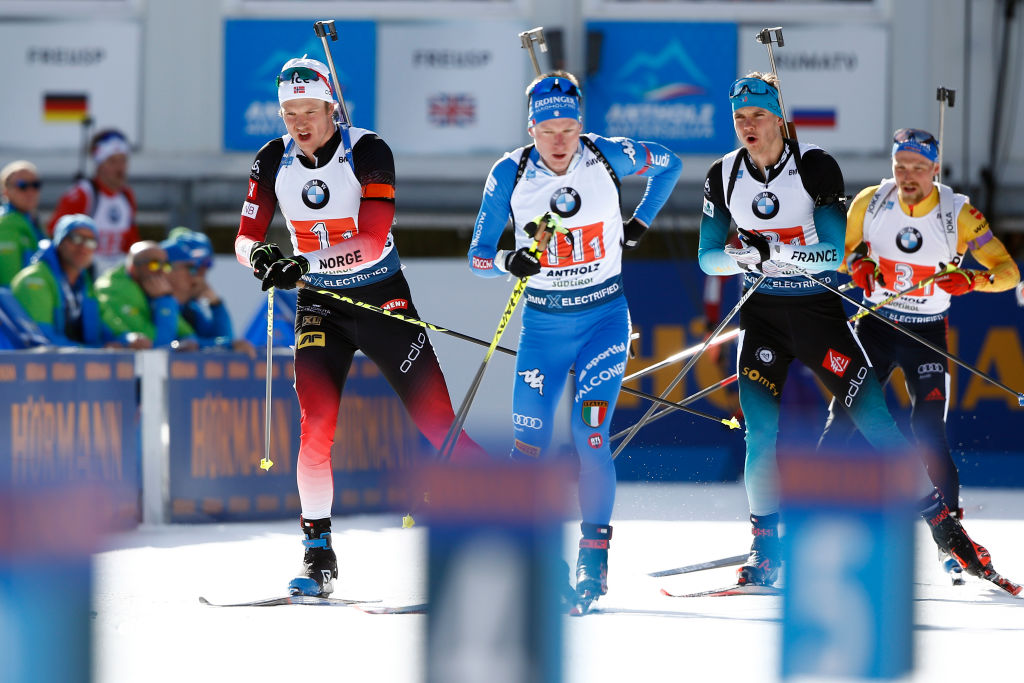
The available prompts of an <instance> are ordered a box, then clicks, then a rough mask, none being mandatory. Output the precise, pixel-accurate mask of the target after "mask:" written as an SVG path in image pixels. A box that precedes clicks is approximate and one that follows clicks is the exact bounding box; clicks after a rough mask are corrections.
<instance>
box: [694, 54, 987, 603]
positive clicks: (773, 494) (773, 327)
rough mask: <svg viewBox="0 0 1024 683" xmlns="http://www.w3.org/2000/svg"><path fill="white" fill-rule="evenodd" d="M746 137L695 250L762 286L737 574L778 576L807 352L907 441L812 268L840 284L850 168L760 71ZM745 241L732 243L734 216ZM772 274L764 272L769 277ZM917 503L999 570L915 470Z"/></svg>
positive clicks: (725, 271)
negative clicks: (787, 454) (790, 430)
mask: <svg viewBox="0 0 1024 683" xmlns="http://www.w3.org/2000/svg"><path fill="white" fill-rule="evenodd" d="M729 101H730V104H731V105H732V110H733V124H734V127H735V129H736V135H737V137H739V139H740V142H741V143H742V146H741V147H740V148H739V149H737V150H736V151H734V152H731V153H730V154H727V155H726V156H724V157H722V158H721V159H719V160H718V161H716V162H715V163H714V164H712V166H711V169H710V171H709V172H708V174H707V178H706V180H705V183H704V209H703V215H702V216H701V223H700V241H699V246H698V259H699V261H700V265H701V268H702V269H703V270H704V272H705V273H708V274H713V275H731V274H742V275H743V277H744V286H745V288H749V287H752V286H755V284H756V286H757V287H758V289H757V290H756V291H755V292H753V293H752V294H751V296H750V298H749V299H747V301H746V303H745V304H744V305H743V307H742V308H741V309H740V313H739V317H740V329H741V330H742V333H741V337H740V342H739V348H738V359H737V367H738V370H739V372H738V374H739V376H740V378H739V380H738V382H737V384H738V385H739V394H740V407H741V409H742V410H743V415H744V417H745V420H746V447H747V448H746V450H747V452H746V463H745V476H744V479H745V485H746V489H747V499H748V503H749V506H750V520H751V524H752V534H753V536H754V539H753V542H752V544H751V550H750V555H749V557H748V558H747V561H746V562H745V563H744V564H743V565H742V566H741V567H740V568H739V570H738V574H737V582H738V583H739V584H740V585H772V584H774V583H775V581H776V580H777V578H778V574H779V569H780V564H781V557H782V554H781V540H780V538H779V535H778V523H779V485H778V467H777V464H776V457H775V456H776V440H777V437H778V431H779V412H780V403H781V400H782V391H783V386H784V385H785V382H786V376H787V374H788V369H789V366H790V364H791V363H792V361H793V360H794V359H797V360H799V361H800V362H801V363H803V364H804V365H805V366H806V367H807V368H809V369H811V370H812V371H814V373H815V374H816V375H817V377H818V379H820V380H821V382H822V383H823V384H824V385H825V386H826V387H827V389H828V390H829V391H830V392H831V393H832V394H833V395H834V396H836V397H842V404H843V406H844V409H845V411H846V413H847V414H848V416H849V419H850V421H851V422H852V423H853V424H855V425H856V426H857V428H858V429H859V430H860V431H861V433H863V434H864V435H865V437H866V438H867V440H868V442H869V443H870V444H871V445H872V446H873V447H875V448H878V449H883V450H887V451H894V452H906V451H907V450H908V449H909V448H910V444H909V443H908V441H907V440H906V438H905V437H904V436H903V434H902V433H901V432H900V430H899V428H898V427H897V426H896V423H895V421H894V420H893V418H892V416H891V415H890V413H889V410H888V408H887V407H886V404H885V397H884V395H883V394H882V389H881V385H880V384H879V382H878V380H877V378H876V376H875V374H874V373H873V372H871V362H870V361H869V359H868V357H867V355H866V354H865V352H864V351H863V348H862V346H861V343H860V341H859V340H858V339H857V338H856V337H855V335H854V333H853V331H852V329H851V327H850V325H849V324H848V323H847V320H846V313H845V311H844V309H843V307H842V302H841V300H840V298H839V297H837V296H835V294H833V293H831V292H829V291H828V290H826V289H825V288H824V287H822V286H821V285H820V284H818V283H817V282H815V281H814V280H812V279H811V278H810V277H807V276H806V275H805V274H812V275H813V276H814V278H816V279H818V280H820V281H822V282H826V283H828V284H830V285H831V286H833V287H835V286H837V285H838V284H839V283H838V276H837V273H836V269H837V268H838V267H839V265H840V264H841V263H842V255H843V245H844V242H845V239H846V211H845V201H844V186H843V176H842V172H841V171H840V169H839V165H838V164H837V163H836V162H835V160H834V159H833V158H832V157H831V156H830V155H829V154H828V153H826V152H825V151H824V150H822V149H820V148H818V147H816V146H814V145H809V144H804V143H797V141H795V140H790V139H786V138H784V137H783V134H782V131H783V128H782V125H783V123H784V122H783V119H782V113H781V107H780V100H779V92H778V82H777V80H776V79H775V76H774V75H773V74H761V73H757V72H755V73H751V74H748V75H747V76H745V77H743V78H740V79H738V80H737V81H735V82H734V83H733V84H732V86H731V87H730V89H729ZM731 222H735V223H736V225H737V227H738V232H739V235H740V239H741V240H742V243H743V244H742V246H741V247H738V248H737V247H731V246H728V245H727V240H728V238H729V230H730V223H731ZM762 276H763V282H762ZM917 484H918V487H919V489H918V490H919V492H920V495H921V499H920V503H919V506H918V510H919V511H920V513H921V516H922V517H923V518H924V519H925V520H926V521H927V522H928V524H929V527H930V528H931V533H932V538H933V539H934V540H935V543H936V544H937V545H938V546H939V547H940V549H942V550H944V551H947V552H952V553H953V554H955V555H957V557H958V558H959V560H960V562H961V564H963V565H964V566H965V569H966V570H967V571H968V572H970V573H971V574H974V575H976V576H983V577H984V576H991V574H992V572H993V571H994V570H993V569H992V564H991V558H990V557H989V554H988V551H987V550H985V549H984V548H983V547H981V546H980V545H977V544H976V543H974V542H973V541H972V540H971V539H970V538H969V537H968V536H967V533H966V532H965V531H964V529H963V527H962V526H961V525H960V522H959V520H958V519H957V518H956V517H955V516H952V515H950V514H949V513H950V509H949V505H953V506H954V507H955V506H956V500H952V501H949V503H948V504H947V501H946V499H945V498H944V497H943V493H942V492H941V491H940V490H939V489H937V488H935V487H934V486H933V485H932V484H931V482H930V481H929V480H928V477H927V474H926V472H925V468H924V467H923V466H922V467H921V468H920V472H919V473H918V482H917Z"/></svg>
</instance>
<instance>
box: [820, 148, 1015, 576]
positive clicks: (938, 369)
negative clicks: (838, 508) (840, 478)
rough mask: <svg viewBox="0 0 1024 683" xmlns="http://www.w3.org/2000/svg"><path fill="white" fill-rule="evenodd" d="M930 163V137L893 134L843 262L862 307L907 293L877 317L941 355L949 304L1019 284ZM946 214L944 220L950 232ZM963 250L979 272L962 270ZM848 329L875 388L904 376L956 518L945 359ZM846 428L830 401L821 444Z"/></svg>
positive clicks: (982, 224)
mask: <svg viewBox="0 0 1024 683" xmlns="http://www.w3.org/2000/svg"><path fill="white" fill-rule="evenodd" d="M938 160H939V144H938V141H937V140H936V139H935V137H934V136H933V135H932V134H931V133H929V132H928V131H924V130H919V129H914V128H902V129H900V130H897V131H896V132H895V134H894V135H893V144H892V174H893V177H892V178H889V179H887V180H883V181H882V182H881V183H880V184H878V185H872V186H870V187H866V188H864V189H863V190H861V191H860V192H859V193H858V194H857V196H856V197H855V198H854V200H853V204H852V205H851V206H850V211H849V213H848V214H847V218H846V242H845V252H844V253H845V258H844V263H845V264H846V267H847V268H848V269H849V272H850V275H851V277H852V278H853V282H854V284H856V285H857V286H858V287H860V288H861V289H862V290H863V291H864V303H865V304H866V305H868V306H876V305H878V304H880V303H882V302H884V301H886V300H888V299H889V298H891V297H893V296H894V295H896V294H898V293H900V292H907V294H908V295H907V296H901V297H899V298H896V299H893V300H892V301H890V302H889V303H886V304H885V305H884V306H882V307H881V308H880V309H879V312H880V313H881V314H882V315H884V316H885V317H887V318H889V319H890V320H892V321H893V322H896V323H900V325H901V326H902V327H904V329H907V330H909V331H911V332H914V333H916V334H918V335H920V336H921V337H924V338H925V339H927V340H928V341H930V342H932V343H933V344H935V345H936V346H938V347H939V348H942V349H946V348H948V341H947V338H946V335H947V330H948V325H949V323H948V317H949V308H950V304H951V301H952V298H953V297H955V296H962V295H965V294H968V293H970V292H1002V291H1006V290H1008V289H1011V288H1013V287H1014V286H1015V285H1016V284H1017V283H1018V282H1019V281H1020V272H1019V271H1018V268H1017V265H1016V264H1015V263H1014V261H1013V258H1012V257H1011V256H1010V254H1009V253H1008V252H1007V250H1006V248H1005V247H1004V246H1003V243H1002V242H1000V241H999V239H998V238H997V237H996V236H995V235H994V234H993V233H992V229H991V227H990V226H989V224H988V221H987V220H985V216H984V215H983V214H982V213H981V211H979V210H978V209H976V208H974V207H973V206H971V204H970V200H969V198H968V197H966V196H965V195H962V194H959V193H956V192H954V191H953V190H952V189H951V188H950V187H949V186H948V185H943V184H941V183H938V182H935V177H936V176H937V175H938V173H939V163H938ZM944 216H948V217H949V225H948V226H947V224H946V221H945V220H944V219H943V217H944ZM954 217H955V218H954ZM954 222H955V225H954ZM947 228H948V230H947ZM968 252H969V253H970V255H971V257H973V259H974V260H975V261H976V262H977V263H978V264H980V265H981V268H968V267H965V266H964V257H965V256H966V254H967V253H968ZM938 273H941V275H938V276H937V277H936V274H938ZM931 278H934V279H933V280H931V281H930V282H927V280H929V279H931ZM922 281H926V282H925V284H923V285H922V286H920V287H916V288H915V285H916V284H917V283H920V282H922ZM856 330H857V336H858V337H859V338H860V340H861V342H862V343H863V344H864V349H865V351H867V354H868V357H869V358H870V359H871V361H872V363H873V365H874V369H875V372H876V373H877V374H878V377H879V379H880V380H881V382H882V383H883V384H884V383H886V382H888V381H889V380H890V379H891V376H892V373H893V371H894V370H895V369H896V368H900V369H902V370H903V375H904V379H905V382H906V387H907V393H908V394H909V395H910V402H911V406H912V408H911V416H910V426H911V428H912V430H913V433H914V437H915V439H916V440H917V442H918V443H919V444H920V445H921V446H922V448H921V449H920V450H919V452H920V453H921V454H922V456H923V457H924V459H925V465H926V466H927V468H928V473H929V475H930V476H931V479H932V481H933V482H934V483H935V485H936V486H937V487H938V488H939V490H940V491H942V494H943V496H944V497H945V499H946V500H947V501H948V503H949V505H950V512H951V513H952V514H953V515H955V516H957V517H959V516H960V515H961V514H962V508H961V507H960V505H959V500H960V477H959V475H958V473H957V469H956V465H955V463H954V462H953V458H952V457H951V455H950V452H949V444H948V443H947V442H946V411H947V409H948V408H949V387H950V378H949V362H948V361H947V359H946V358H944V357H943V356H941V355H939V354H937V353H935V352H934V351H932V350H930V349H928V348H927V347H925V346H924V345H922V344H920V343H919V342H917V341H915V340H913V339H910V338H909V337H907V336H906V335H905V334H901V333H900V332H898V331H896V330H894V329H892V328H891V327H889V326H888V325H886V324H885V323H884V322H883V321H881V320H878V319H876V318H875V317H873V316H870V315H869V316H867V317H863V318H861V319H860V320H858V321H857V326H856ZM854 431H856V427H855V426H854V424H853V423H852V422H851V421H850V418H849V416H848V415H847V414H846V413H845V412H844V411H842V410H839V409H837V408H836V403H835V401H834V400H833V402H832V405H831V407H830V410H829V420H828V422H827V423H826V426H825V432H824V434H823V435H822V443H823V444H826V445H829V446H832V447H842V446H843V445H844V444H845V443H846V442H847V440H848V439H849V437H850V436H851V435H852V434H853V433H854ZM946 564H947V568H949V569H951V570H952V571H954V572H956V571H957V570H958V569H959V565H958V564H957V563H956V562H952V563H950V562H947V563H946Z"/></svg>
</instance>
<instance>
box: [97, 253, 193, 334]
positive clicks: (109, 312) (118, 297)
mask: <svg viewBox="0 0 1024 683" xmlns="http://www.w3.org/2000/svg"><path fill="white" fill-rule="evenodd" d="M170 272H171V264H170V263H168V261H167V252H166V251H164V249H163V248H162V247H161V246H160V243H159V242H152V241H149V240H146V241H142V242H136V243H135V244H133V245H132V246H131V248H130V249H129V251H128V255H127V257H126V258H125V259H124V261H123V263H121V265H118V266H115V267H113V268H111V269H110V270H108V271H107V272H105V273H103V275H101V276H100V277H99V279H98V280H97V281H96V293H97V295H98V297H99V301H100V313H101V315H102V316H103V320H104V321H105V322H106V323H107V325H108V326H109V327H110V329H111V330H112V331H113V332H114V334H116V335H117V336H118V339H119V341H122V342H123V343H124V344H126V345H127V346H130V347H131V348H134V349H151V348H175V349H180V350H183V351H189V350H195V349H197V348H199V345H198V343H197V342H196V339H195V334H194V332H193V330H192V328H191V327H190V326H189V324H188V323H187V322H185V319H184V318H183V317H181V309H180V307H179V306H178V302H177V300H176V299H175V298H174V293H173V290H172V288H171V281H170V278H169V277H168V276H169V275H170Z"/></svg>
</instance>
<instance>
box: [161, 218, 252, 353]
mask: <svg viewBox="0 0 1024 683" xmlns="http://www.w3.org/2000/svg"><path fill="white" fill-rule="evenodd" d="M160 246H161V247H163V248H164V251H166V252H167V260H168V262H169V263H170V264H171V272H170V274H169V275H168V278H169V279H170V281H171V289H172V291H173V293H174V298H175V299H176V300H177V301H178V305H179V306H180V307H181V315H182V317H184V318H185V321H186V322H187V323H188V324H189V325H191V327H192V329H193V330H194V331H195V335H196V338H197V340H198V342H199V347H200V348H212V347H218V348H227V349H233V350H235V351H241V352H242V353H246V354H248V355H250V356H251V357H253V358H255V357H256V349H255V348H254V347H253V345H252V343H251V342H249V341H248V340H246V339H236V338H235V335H234V328H233V327H232V325H231V316H230V315H229V314H228V309H227V307H226V306H225V305H224V301H223V300H222V299H221V298H220V296H219V295H218V294H217V292H215V291H214V290H213V288H212V287H211V286H210V283H209V282H208V281H207V279H206V273H207V272H208V271H209V269H210V268H211V267H212V266H213V245H212V244H210V238H209V237H207V236H206V235H204V234H203V233H201V232H196V231H195V230H189V229H188V228H185V227H177V228H174V229H173V230H171V232H170V233H168V235H167V239H166V240H164V241H163V242H161V243H160Z"/></svg>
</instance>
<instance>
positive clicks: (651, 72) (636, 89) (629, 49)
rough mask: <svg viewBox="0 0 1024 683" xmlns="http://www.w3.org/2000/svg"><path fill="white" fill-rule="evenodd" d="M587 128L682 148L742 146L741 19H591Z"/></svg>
mask: <svg viewBox="0 0 1024 683" xmlns="http://www.w3.org/2000/svg"><path fill="white" fill-rule="evenodd" d="M587 35H588V41H587V42H588V46H589V49H591V50H598V51H599V52H598V53H597V54H595V53H591V54H589V55H588V56H587V59H588V63H590V64H596V66H597V68H596V70H595V71H594V72H593V73H588V74H587V79H586V83H585V86H584V93H583V94H584V99H583V101H584V106H585V107H586V115H585V118H584V127H585V128H586V129H587V130H589V131H591V132H594V133H599V134H601V135H606V136H610V137H615V136H623V137H629V138H634V139H640V140H652V141H654V142H660V143H661V144H663V145H665V146H666V147H668V148H669V149H671V150H673V151H675V152H677V153H679V154H724V153H726V152H728V151H730V150H731V149H733V147H735V144H734V143H735V134H734V132H733V126H732V111H731V110H730V108H729V98H728V95H727V93H728V90H729V85H730V84H731V83H732V82H733V80H735V78H736V24H733V23H683V22H658V23H654V22H618V21H592V22H588V23H587Z"/></svg>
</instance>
